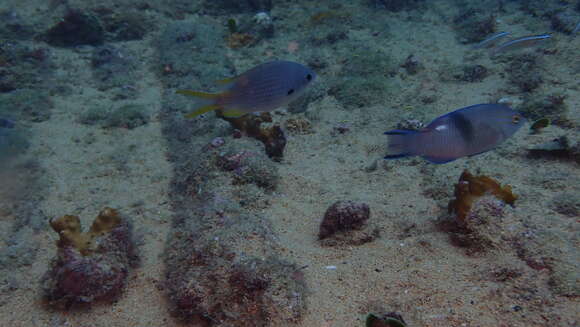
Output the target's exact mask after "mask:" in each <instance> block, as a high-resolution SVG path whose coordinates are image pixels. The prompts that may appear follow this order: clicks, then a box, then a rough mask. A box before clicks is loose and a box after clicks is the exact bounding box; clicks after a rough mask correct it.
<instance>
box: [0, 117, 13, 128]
mask: <svg viewBox="0 0 580 327" xmlns="http://www.w3.org/2000/svg"><path fill="white" fill-rule="evenodd" d="M14 125H16V124H15V123H14V122H13V121H12V120H10V119H6V118H0V127H4V128H13V127H14Z"/></svg>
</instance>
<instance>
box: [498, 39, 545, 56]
mask: <svg viewBox="0 0 580 327" xmlns="http://www.w3.org/2000/svg"><path fill="white" fill-rule="evenodd" d="M551 37H552V35H550V34H542V35H530V36H524V37H520V38H517V39H513V40H510V41H507V42H504V43H502V44H500V45H498V46H497V47H495V48H493V49H492V50H491V54H492V56H495V55H496V54H498V53H500V52H506V51H511V50H516V49H522V48H527V47H531V46H534V45H536V44H538V43H540V42H542V41H545V40H548V39H550V38H551Z"/></svg>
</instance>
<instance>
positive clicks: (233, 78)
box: [215, 76, 238, 85]
mask: <svg viewBox="0 0 580 327" xmlns="http://www.w3.org/2000/svg"><path fill="white" fill-rule="evenodd" d="M236 79H238V76H234V77H228V78H224V79H220V80H217V81H215V82H216V83H217V84H221V85H225V84H230V83H232V82H234V81H235V80H236Z"/></svg>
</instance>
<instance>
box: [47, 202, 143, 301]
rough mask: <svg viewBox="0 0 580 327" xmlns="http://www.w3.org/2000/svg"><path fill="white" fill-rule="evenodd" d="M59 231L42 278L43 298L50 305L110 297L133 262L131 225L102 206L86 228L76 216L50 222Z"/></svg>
mask: <svg viewBox="0 0 580 327" xmlns="http://www.w3.org/2000/svg"><path fill="white" fill-rule="evenodd" d="M50 225H51V227H52V228H53V229H54V230H55V231H56V232H57V233H58V234H59V235H60V239H59V240H58V241H57V246H58V250H57V256H56V257H55V258H54V259H53V260H52V262H51V264H50V267H49V269H48V271H47V272H46V273H45V274H44V276H43V278H42V290H43V296H44V299H45V300H46V301H47V304H49V305H50V306H52V307H57V308H61V307H63V308H65V309H67V308H69V307H70V306H72V305H74V304H81V303H90V302H93V301H98V300H114V299H115V298H116V297H117V296H118V295H119V294H120V293H121V290H122V289H123V286H124V285H125V282H126V280H127V275H128V272H129V269H130V268H131V267H132V266H134V265H135V264H136V262H137V260H136V255H135V252H134V246H133V240H132V231H131V225H130V224H129V222H128V221H127V220H126V219H123V218H122V217H121V216H120V215H119V213H118V212H117V211H116V210H114V209H111V208H105V209H103V210H102V211H101V212H100V213H99V215H98V216H97V218H96V219H95V221H94V222H93V224H92V226H91V228H90V230H89V231H88V232H82V228H81V224H80V220H79V218H78V217H77V216H72V215H65V216H62V217H60V218H58V219H55V220H52V221H51V222H50Z"/></svg>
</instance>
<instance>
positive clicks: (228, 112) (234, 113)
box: [222, 109, 247, 118]
mask: <svg viewBox="0 0 580 327" xmlns="http://www.w3.org/2000/svg"><path fill="white" fill-rule="evenodd" d="M245 114H247V112H245V111H241V110H237V109H225V110H224V111H222V115H223V116H224V117H227V118H238V117H242V116H243V115H245Z"/></svg>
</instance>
